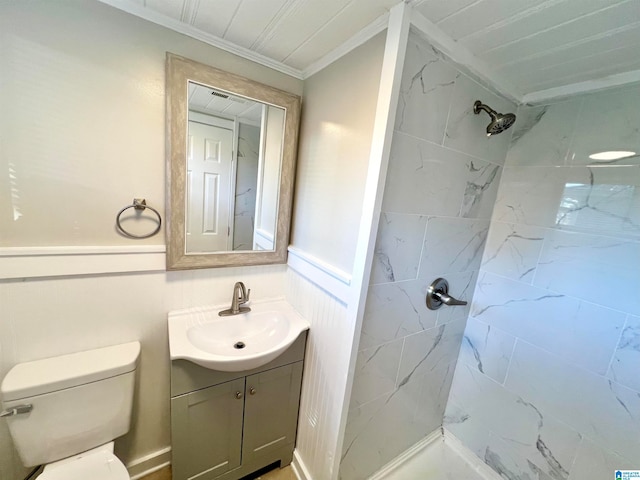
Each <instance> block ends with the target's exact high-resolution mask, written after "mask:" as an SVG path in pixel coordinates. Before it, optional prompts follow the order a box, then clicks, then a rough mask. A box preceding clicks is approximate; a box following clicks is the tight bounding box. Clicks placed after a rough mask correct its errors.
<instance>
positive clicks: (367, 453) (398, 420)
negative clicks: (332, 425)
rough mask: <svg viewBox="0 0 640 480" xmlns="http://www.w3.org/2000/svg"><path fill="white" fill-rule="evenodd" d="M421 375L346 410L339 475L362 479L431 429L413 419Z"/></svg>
mask: <svg viewBox="0 0 640 480" xmlns="http://www.w3.org/2000/svg"><path fill="white" fill-rule="evenodd" d="M423 378H424V377H416V378H414V379H412V380H411V381H409V382H407V383H406V384H404V385H403V386H402V387H400V388H398V389H396V390H394V391H393V392H392V393H390V394H387V395H384V396H382V397H379V398H378V399H376V400H373V401H372V402H369V403H367V404H364V405H362V406H360V407H358V408H352V409H350V410H349V415H348V419H347V425H346V430H345V438H344V443H343V448H342V459H341V462H340V473H339V478H341V479H344V480H364V479H366V478H368V477H369V476H370V475H371V474H373V473H374V472H376V471H377V470H379V469H380V468H381V467H382V466H383V465H385V464H386V463H388V462H389V461H391V460H393V459H394V458H395V457H397V456H398V455H400V454H401V453H402V452H404V451H405V450H407V449H408V448H409V447H411V446H412V445H413V444H414V443H416V442H418V441H419V440H420V439H422V438H424V437H425V436H427V435H428V434H429V433H431V431H432V430H433V429H431V430H429V431H425V428H426V427H425V425H424V424H422V423H420V422H418V421H416V409H417V407H418V401H419V398H420V391H421V388H422V383H421V382H419V381H418V380H422V379H423Z"/></svg>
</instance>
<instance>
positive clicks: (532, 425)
mask: <svg viewBox="0 0 640 480" xmlns="http://www.w3.org/2000/svg"><path fill="white" fill-rule="evenodd" d="M449 401H450V402H452V403H453V404H454V405H456V406H457V412H458V413H459V414H460V415H462V416H461V417H459V418H457V419H456V418H455V417H450V419H449V424H448V428H452V429H455V428H456V424H458V430H461V431H462V432H463V434H464V433H466V434H467V436H471V437H472V438H475V439H476V450H477V449H479V448H481V446H482V444H481V443H480V441H481V440H482V439H483V438H486V436H485V435H486V433H483V432H491V433H492V435H493V437H494V438H499V439H501V440H503V441H506V442H508V443H509V450H510V452H511V456H512V457H513V458H514V459H518V463H520V462H523V463H531V464H533V465H535V466H536V468H537V469H539V470H541V471H542V472H544V473H545V474H547V475H549V476H551V477H552V478H554V479H559V480H562V479H566V478H567V477H568V475H569V470H570V467H571V465H572V463H573V460H574V457H575V455H576V451H577V448H578V445H579V443H580V439H581V437H580V434H579V433H578V432H576V431H575V430H573V429H572V428H570V427H569V426H567V425H565V424H564V423H562V422H560V421H558V420H557V419H556V418H554V417H552V416H551V415H549V414H548V413H547V412H543V411H541V410H540V408H538V405H537V404H535V403H532V402H531V400H530V399H529V398H526V397H521V396H518V395H515V394H514V393H512V392H511V391H509V390H507V389H505V388H504V387H503V386H501V385H499V384H498V383H496V382H495V381H493V380H491V379H490V378H488V377H487V376H485V375H483V374H482V373H480V372H479V371H478V370H476V369H474V368H472V367H471V366H469V365H464V364H460V366H459V367H458V368H457V369H456V374H455V377H454V383H453V385H452V387H451V394H450V399H449ZM454 412H456V410H454ZM474 422H475V426H474V425H473V423H474ZM464 423H467V425H466V426H463V424H464ZM490 444H491V441H489V443H488V444H487V447H488V448H489V449H491V445H490ZM493 450H494V451H495V449H493ZM485 460H486V458H485Z"/></svg>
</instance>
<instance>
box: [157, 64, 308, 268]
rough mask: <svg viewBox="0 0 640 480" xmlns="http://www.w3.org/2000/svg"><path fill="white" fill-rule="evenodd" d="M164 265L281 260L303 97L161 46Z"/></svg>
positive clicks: (284, 251)
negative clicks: (163, 66) (164, 147)
mask: <svg viewBox="0 0 640 480" xmlns="http://www.w3.org/2000/svg"><path fill="white" fill-rule="evenodd" d="M166 75H167V163H168V164H167V227H166V234H167V270H181V269H190V268H210V267H223V266H240V265H262V264H274V263H285V262H286V258H287V246H288V241H289V231H290V222H291V203H292V199H293V182H294V175H295V158H296V148H297V141H298V125H299V117H300V97H298V96H297V95H293V94H291V93H287V92H284V91H282V90H278V89H276V88H273V87H270V86H267V85H263V84H261V83H259V82H256V81H253V80H249V79H247V78H244V77H241V76H238V75H234V74H231V73H228V72H225V71H222V70H218V69H216V68H214V67H210V66H208V65H204V64H201V63H198V62H195V61H193V60H189V59H187V58H184V57H180V56H178V55H174V54H171V53H167V65H166Z"/></svg>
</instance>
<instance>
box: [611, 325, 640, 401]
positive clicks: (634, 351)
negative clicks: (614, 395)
mask: <svg viewBox="0 0 640 480" xmlns="http://www.w3.org/2000/svg"><path fill="white" fill-rule="evenodd" d="M607 376H608V377H609V378H610V379H612V380H614V381H615V382H618V383H620V384H622V385H624V386H626V387H629V388H632V389H634V390H635V391H636V392H640V317H634V316H632V315H629V318H628V319H627V323H626V324H625V326H624V329H623V330H622V336H621V337H620V342H619V343H618V347H617V348H616V352H615V354H614V355H613V360H612V361H611V366H610V367H609V372H608V374H607Z"/></svg>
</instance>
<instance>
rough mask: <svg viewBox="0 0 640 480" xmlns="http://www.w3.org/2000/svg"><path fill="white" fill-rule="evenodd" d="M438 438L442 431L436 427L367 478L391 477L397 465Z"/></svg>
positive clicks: (371, 479)
mask: <svg viewBox="0 0 640 480" xmlns="http://www.w3.org/2000/svg"><path fill="white" fill-rule="evenodd" d="M439 440H442V431H441V430H440V429H439V428H438V429H437V430H435V431H433V432H431V433H430V434H429V435H427V436H426V437H425V438H423V439H422V440H420V441H419V442H418V443H416V444H415V445H413V446H412V447H410V448H409V449H408V450H405V451H404V452H403V453H401V454H400V455H398V456H397V457H396V458H394V459H393V460H391V461H390V462H389V463H387V464H386V465H385V466H383V467H382V468H381V469H380V470H378V471H377V472H376V473H374V474H373V475H372V476H370V477H369V478H368V479H367V480H384V479H390V478H393V477H392V474H393V472H394V471H395V470H396V469H397V468H398V467H401V466H402V465H403V464H404V463H405V462H406V461H408V460H409V459H410V458H412V457H414V456H415V455H418V454H419V453H420V452H422V451H423V450H424V449H426V448H428V447H429V446H430V445H432V444H433V443H435V442H437V441H439Z"/></svg>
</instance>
